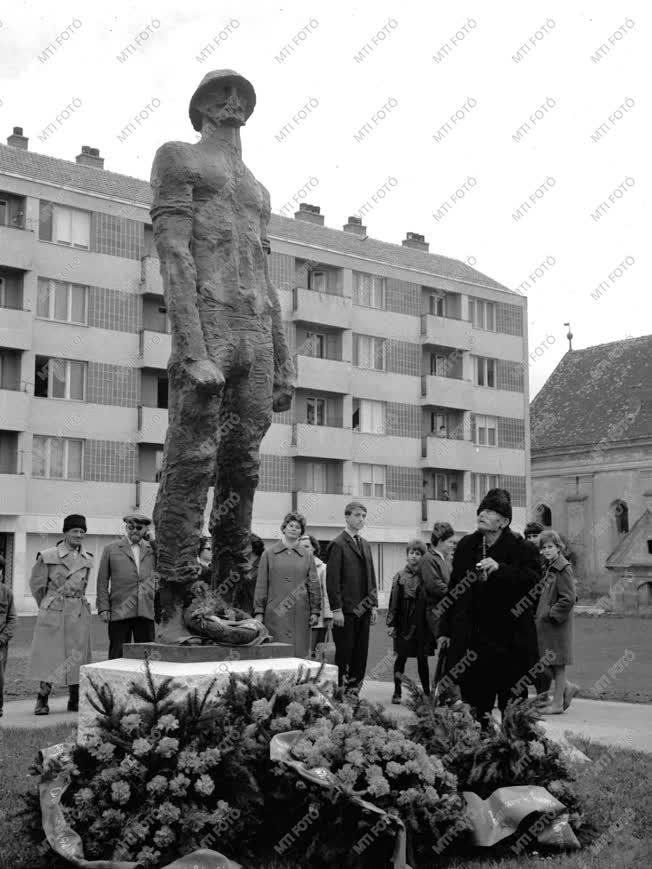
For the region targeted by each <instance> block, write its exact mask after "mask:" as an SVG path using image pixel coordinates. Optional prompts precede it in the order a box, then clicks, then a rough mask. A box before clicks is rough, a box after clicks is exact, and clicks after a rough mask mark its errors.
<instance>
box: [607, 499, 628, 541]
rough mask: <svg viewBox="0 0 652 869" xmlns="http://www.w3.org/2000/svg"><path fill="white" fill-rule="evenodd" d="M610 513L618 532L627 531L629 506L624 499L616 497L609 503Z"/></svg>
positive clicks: (624, 532)
mask: <svg viewBox="0 0 652 869" xmlns="http://www.w3.org/2000/svg"><path fill="white" fill-rule="evenodd" d="M611 515H612V516H613V518H614V523H615V525H616V531H617V532H618V534H627V532H628V531H629V507H628V506H627V502H626V501H622V500H621V499H620V498H617V499H616V500H615V501H614V502H613V503H612V505H611Z"/></svg>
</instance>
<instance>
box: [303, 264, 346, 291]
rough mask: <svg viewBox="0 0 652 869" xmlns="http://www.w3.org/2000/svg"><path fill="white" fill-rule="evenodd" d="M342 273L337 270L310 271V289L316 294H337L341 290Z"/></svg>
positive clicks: (318, 269)
mask: <svg viewBox="0 0 652 869" xmlns="http://www.w3.org/2000/svg"><path fill="white" fill-rule="evenodd" d="M339 276H340V272H339V271H337V270H335V269H322V268H317V269H310V270H309V271H308V289H309V290H314V291H315V292H316V293H333V294H337V293H338V291H339V289H340V283H339Z"/></svg>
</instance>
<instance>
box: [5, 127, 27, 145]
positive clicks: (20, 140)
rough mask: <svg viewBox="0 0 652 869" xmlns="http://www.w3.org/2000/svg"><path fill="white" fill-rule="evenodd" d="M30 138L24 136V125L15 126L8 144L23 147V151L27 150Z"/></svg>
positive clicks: (8, 138)
mask: <svg viewBox="0 0 652 869" xmlns="http://www.w3.org/2000/svg"><path fill="white" fill-rule="evenodd" d="M28 142H29V139H28V138H27V136H23V128H22V127H14V132H13V133H12V135H11V136H8V137H7V144H8V145H11V147H12V148H22V150H23V151H26V150H27V143H28Z"/></svg>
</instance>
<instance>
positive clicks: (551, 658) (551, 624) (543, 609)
mask: <svg viewBox="0 0 652 869" xmlns="http://www.w3.org/2000/svg"><path fill="white" fill-rule="evenodd" d="M539 547H540V549H541V554H542V555H543V557H544V558H545V560H546V566H545V570H544V574H543V579H542V585H543V588H542V590H541V597H540V598H539V603H538V605H537V614H536V625H537V638H538V641H539V656H540V659H541V658H545V660H546V661H547V662H548V663H549V664H550V668H551V670H552V673H553V677H554V680H555V693H554V696H553V699H552V702H551V703H550V705H549V706H546V707H545V708H544V709H542V710H541V713H542V715H559V714H560V713H562V712H563V711H564V689H565V687H566V666H567V665H568V664H572V663H573V608H574V606H575V577H574V576H573V569H572V567H571V566H570V564H569V563H568V561H567V560H566V559H565V558H564V556H563V555H562V550H563V543H562V541H561V538H560V537H559V535H558V534H557V532H556V531H552V530H546V531H543V532H542V533H541V536H540V537H539Z"/></svg>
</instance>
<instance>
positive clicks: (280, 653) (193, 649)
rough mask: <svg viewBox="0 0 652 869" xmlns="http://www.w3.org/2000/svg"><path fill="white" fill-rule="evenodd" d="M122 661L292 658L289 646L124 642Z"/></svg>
mask: <svg viewBox="0 0 652 869" xmlns="http://www.w3.org/2000/svg"><path fill="white" fill-rule="evenodd" d="M122 651H123V658H132V659H134V660H136V661H144V660H145V655H148V656H149V659H150V660H151V661H170V662H174V663H183V662H188V663H192V664H196V663H197V662H198V661H244V660H246V661H259V660H263V659H265V660H267V659H269V658H291V657H292V652H293V651H294V646H292V645H291V644H290V643H263V644H262V645H261V646H172V645H169V644H166V643H125V644H124V646H123V649H122Z"/></svg>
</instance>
